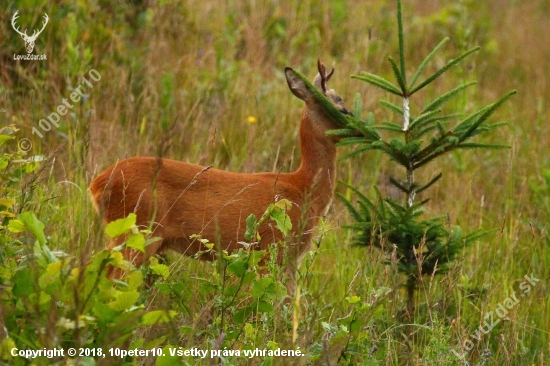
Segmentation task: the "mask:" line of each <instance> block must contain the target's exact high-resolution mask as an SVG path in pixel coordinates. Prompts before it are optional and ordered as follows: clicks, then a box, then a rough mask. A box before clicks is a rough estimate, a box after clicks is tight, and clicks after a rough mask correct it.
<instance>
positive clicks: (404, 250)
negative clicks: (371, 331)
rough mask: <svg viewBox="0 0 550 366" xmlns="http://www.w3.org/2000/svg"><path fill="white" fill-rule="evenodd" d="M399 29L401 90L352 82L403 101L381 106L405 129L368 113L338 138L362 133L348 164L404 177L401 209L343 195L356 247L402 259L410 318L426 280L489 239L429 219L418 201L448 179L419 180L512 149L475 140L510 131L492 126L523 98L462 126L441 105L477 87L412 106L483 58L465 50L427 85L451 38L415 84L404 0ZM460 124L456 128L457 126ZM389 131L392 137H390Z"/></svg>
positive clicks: (351, 141) (377, 79) (349, 140)
mask: <svg viewBox="0 0 550 366" xmlns="http://www.w3.org/2000/svg"><path fill="white" fill-rule="evenodd" d="M397 23H398V36H399V60H398V61H396V60H395V59H394V58H392V57H391V56H390V57H389V58H388V60H389V63H390V66H391V70H392V72H393V75H394V77H395V80H396V83H392V82H391V81H389V80H387V79H385V78H383V77H381V76H378V75H375V74H372V73H368V72H362V73H360V74H359V75H354V76H352V77H353V78H355V79H357V80H361V81H364V82H367V83H369V84H371V85H373V86H375V87H378V88H380V89H382V90H384V91H386V92H388V93H391V94H393V95H396V96H398V97H399V98H401V100H402V105H401V106H400V105H396V104H394V103H392V102H390V101H387V100H382V101H381V102H380V104H381V105H382V106H383V107H384V108H387V109H389V110H390V111H391V112H393V113H395V114H396V115H398V116H399V118H401V119H402V123H397V122H393V121H389V122H382V123H380V124H376V123H375V120H374V116H373V114H372V113H369V114H368V116H367V118H366V120H365V123H364V124H361V123H359V122H357V121H354V120H353V119H350V118H348V119H347V120H348V126H347V128H344V129H340V130H336V131H332V132H331V133H332V134H335V135H342V136H346V135H349V133H350V129H351V130H353V129H355V130H357V131H358V132H359V134H360V135H361V136H356V137H344V138H343V139H342V140H341V142H340V145H341V146H354V147H355V149H354V150H353V151H352V152H351V153H349V154H347V155H345V156H344V157H343V159H347V158H351V157H353V156H357V155H360V154H363V153H366V152H369V151H372V150H378V151H381V152H382V153H384V154H385V155H386V156H388V157H389V158H390V159H391V160H392V161H393V162H395V163H396V164H397V165H398V166H399V167H401V169H402V171H403V176H402V177H391V178H390V183H391V184H392V185H393V186H394V187H395V188H396V189H397V190H399V191H401V192H402V193H403V194H404V200H403V202H398V201H397V200H395V199H394V198H392V197H383V196H382V194H381V193H380V192H379V191H377V192H376V198H375V199H374V200H373V199H369V198H368V197H367V196H365V195H364V194H362V193H361V192H360V191H359V189H357V188H355V186H353V185H350V184H347V183H343V184H344V185H346V186H347V187H348V188H349V189H350V190H351V191H352V192H353V193H354V194H355V197H356V199H357V205H355V204H354V203H353V202H352V200H350V199H347V198H346V197H345V196H344V195H342V194H339V196H340V198H341V199H342V200H343V202H344V203H345V205H346V206H347V208H348V210H349V212H350V214H351V216H352V218H353V220H354V223H352V224H350V225H348V227H349V228H350V229H351V230H353V231H354V232H355V233H356V235H355V238H354V244H356V245H360V246H375V247H378V248H380V249H383V250H385V251H387V252H388V253H395V254H396V256H397V258H398V270H399V271H400V272H401V273H403V274H404V275H405V276H406V277H407V280H406V289H407V295H408V301H407V309H408V312H409V316H412V314H413V312H414V293H415V289H416V286H417V284H418V280H419V279H420V277H421V276H423V275H431V274H441V273H444V272H445V271H446V270H448V268H449V265H450V264H451V263H452V262H453V260H454V259H455V258H456V256H457V255H458V254H459V253H460V250H461V249H463V248H464V247H466V246H468V245H469V244H471V243H473V242H474V241H476V240H478V239H479V238H481V237H482V236H484V235H485V234H487V232H488V231H483V230H480V231H475V232H472V233H470V234H467V235H465V234H463V232H462V229H461V228H460V227H455V228H454V229H453V230H449V229H448V228H447V226H446V224H445V221H444V219H443V217H441V216H440V217H433V218H423V214H424V207H425V205H426V203H427V202H428V199H424V200H422V201H417V199H416V197H417V195H418V194H419V193H421V192H424V191H425V190H427V189H428V188H430V187H431V186H432V185H433V184H434V183H436V182H437V181H438V180H439V179H440V178H441V177H442V173H438V174H436V175H435V176H433V177H432V178H430V179H428V180H427V181H419V180H418V179H417V178H416V177H415V173H417V171H418V170H419V169H420V168H424V167H425V166H426V165H427V164H428V163H431V162H433V161H435V160H436V159H437V158H440V157H441V156H443V155H444V154H447V153H449V152H452V151H456V150H464V149H472V148H481V149H502V148H506V147H507V146H506V145H503V144H487V143H482V142H479V141H477V140H475V137H477V136H479V135H481V134H486V133H489V132H492V131H494V130H495V129H496V128H498V127H501V126H502V125H503V123H494V124H488V123H487V120H488V119H489V117H491V116H492V115H493V113H494V112H495V111H496V109H497V108H498V107H500V106H501V105H502V104H503V103H504V102H505V101H506V100H507V99H508V98H509V97H510V96H512V95H513V94H514V93H516V91H511V92H509V93H507V94H505V95H504V96H503V97H501V98H500V99H499V100H497V101H496V102H495V103H492V104H490V105H487V106H485V107H483V108H480V109H478V110H477V111H475V112H473V113H471V114H470V115H468V116H466V117H463V118H462V119H461V118H460V116H461V113H443V112H442V106H443V105H445V104H448V102H449V101H451V100H453V98H455V97H457V96H458V95H459V94H460V93H461V92H462V91H464V90H465V89H466V88H469V87H471V86H473V85H475V82H473V81H470V82H466V83H463V84H461V85H459V86H457V87H456V88H454V89H452V90H450V91H448V92H446V93H444V94H442V95H439V96H437V97H436V98H435V99H433V100H431V101H429V102H428V103H426V104H425V105H424V106H418V107H416V106H414V105H411V104H410V101H411V100H412V98H413V97H415V96H416V95H417V93H418V92H420V91H421V90H423V89H424V88H425V87H427V86H428V85H431V84H432V83H433V82H434V81H436V80H437V79H438V78H439V77H440V76H441V75H443V74H444V73H445V72H446V71H448V70H449V69H451V68H452V67H453V66H455V65H457V64H458V63H459V62H461V61H462V60H464V59H465V58H466V57H468V56H469V55H471V54H472V53H474V52H476V51H477V50H478V49H479V47H475V48H473V49H471V50H469V51H466V52H465V53H463V54H462V55H460V56H458V57H457V58H455V59H453V60H450V61H449V62H447V64H445V65H444V66H443V67H441V68H440V69H438V70H437V71H436V72H434V73H433V74H431V75H430V76H428V77H426V78H422V75H423V72H424V71H425V70H426V67H427V66H428V65H429V64H430V62H431V61H433V59H434V57H435V55H436V54H437V52H438V51H439V50H440V49H441V48H442V47H443V46H444V45H445V44H446V43H447V42H448V40H449V39H448V38H445V39H444V40H443V41H441V42H440V43H439V44H438V45H437V46H436V47H435V48H434V49H433V51H432V52H430V53H429V54H428V56H427V57H426V58H425V59H424V61H423V62H422V63H421V64H420V66H419V67H418V69H417V70H416V72H415V73H414V74H413V75H412V77H410V78H409V77H408V75H407V72H406V71H407V68H406V63H405V62H406V60H405V48H404V33H403V24H402V15H401V2H400V1H399V0H398V1H397ZM354 112H355V115H356V116H360V115H361V103H360V99H356V103H355V105H354ZM459 112H460V111H459ZM349 122H351V123H349ZM453 123H454V125H452V124H453ZM382 132H384V133H387V136H386V135H383V134H382Z"/></svg>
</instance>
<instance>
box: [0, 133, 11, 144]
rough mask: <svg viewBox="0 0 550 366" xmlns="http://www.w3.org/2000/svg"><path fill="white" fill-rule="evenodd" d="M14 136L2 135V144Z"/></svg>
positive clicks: (0, 142) (0, 139) (0, 137)
mask: <svg viewBox="0 0 550 366" xmlns="http://www.w3.org/2000/svg"><path fill="white" fill-rule="evenodd" d="M14 138H15V137H14V136H8V135H0V146H2V145H4V143H5V142H6V141H10V140H13V139H14Z"/></svg>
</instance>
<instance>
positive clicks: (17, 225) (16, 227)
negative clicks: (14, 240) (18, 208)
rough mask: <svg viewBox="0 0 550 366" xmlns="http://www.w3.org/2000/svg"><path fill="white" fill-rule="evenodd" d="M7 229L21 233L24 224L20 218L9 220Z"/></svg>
mask: <svg viewBox="0 0 550 366" xmlns="http://www.w3.org/2000/svg"><path fill="white" fill-rule="evenodd" d="M8 230H9V231H10V232H12V233H22V232H23V231H25V224H24V223H23V221H21V220H17V219H14V220H10V222H9V223H8Z"/></svg>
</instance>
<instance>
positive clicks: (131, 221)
mask: <svg viewBox="0 0 550 366" xmlns="http://www.w3.org/2000/svg"><path fill="white" fill-rule="evenodd" d="M136 219H137V216H136V214H135V213H133V212H132V213H131V214H129V215H128V216H127V217H124V218H122V219H118V220H115V221H112V222H110V223H109V224H108V225H107V227H106V228H105V232H106V233H107V235H109V237H111V238H116V237H118V236H120V235H122V234H126V233H128V232H129V231H130V229H131V228H132V227H133V226H134V225H135V224H136Z"/></svg>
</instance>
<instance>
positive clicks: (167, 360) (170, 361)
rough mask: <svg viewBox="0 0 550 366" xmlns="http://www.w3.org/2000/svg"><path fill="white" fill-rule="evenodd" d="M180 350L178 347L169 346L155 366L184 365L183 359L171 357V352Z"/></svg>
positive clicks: (164, 349)
mask: <svg viewBox="0 0 550 366" xmlns="http://www.w3.org/2000/svg"><path fill="white" fill-rule="evenodd" d="M171 349H172V350H174V349H179V346H177V345H167V346H166V347H164V348H163V349H162V356H158V357H157V359H156V361H155V366H174V365H184V363H183V361H182V359H180V357H179V356H177V355H174V356H171V355H170V350H171Z"/></svg>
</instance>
